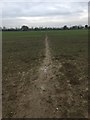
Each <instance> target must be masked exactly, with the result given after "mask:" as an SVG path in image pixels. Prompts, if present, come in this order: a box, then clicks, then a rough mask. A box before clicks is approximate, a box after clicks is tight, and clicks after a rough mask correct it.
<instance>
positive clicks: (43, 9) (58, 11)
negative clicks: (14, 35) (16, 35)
mask: <svg viewBox="0 0 90 120" xmlns="http://www.w3.org/2000/svg"><path fill="white" fill-rule="evenodd" d="M8 1H9V2H8ZM10 1H11V0H7V1H6V0H3V9H2V10H3V15H2V19H3V24H4V25H7V24H8V25H10V26H12V25H13V24H14V25H15V26H17V25H19V24H23V23H25V22H26V23H27V24H29V22H27V21H28V20H26V18H27V19H29V18H30V17H31V18H32V19H30V20H32V21H30V23H32V25H34V24H35V25H36V24H37V25H40V24H41V23H42V24H43V25H46V24H48V23H49V22H48V21H47V19H45V18H48V20H49V21H50V19H53V20H55V17H56V18H57V16H58V18H59V19H61V18H62V19H65V20H66V22H65V23H69V22H67V19H68V20H69V19H70V20H69V21H70V22H71V21H72V20H73V18H76V23H77V20H78V22H80V20H79V19H80V16H81V17H82V15H84V14H85V13H86V12H87V11H88V9H87V8H88V6H87V2H75V0H74V2H64V1H65V0H63V2H59V1H60V0H57V1H56V0H49V2H48V1H45V2H43V0H31V2H29V0H26V1H27V2H26V1H25V0H15V1H14V0H12V2H10ZM21 1H23V2H21ZM55 1H56V2H55ZM71 1H72V0H71ZM85 11H86V12H85ZM20 18H21V19H22V20H21V19H20ZM24 18H25V19H24ZM36 18H38V19H39V21H40V22H39V21H37V20H34V19H36ZM42 18H44V19H45V20H44V23H43V21H42ZM25 20H26V21H25ZM85 20H86V19H84V22H83V20H82V21H81V22H82V24H83V23H85ZM15 21H16V22H15ZM33 21H35V23H33ZM51 22H52V23H50V24H53V21H51ZM62 22H63V21H62ZM62 22H61V23H62ZM54 23H55V24H58V23H60V22H59V20H57V23H56V21H55V22H54ZM72 23H74V22H72ZM86 23H87V21H86ZM63 24H64V23H63ZM78 24H79V23H78Z"/></svg>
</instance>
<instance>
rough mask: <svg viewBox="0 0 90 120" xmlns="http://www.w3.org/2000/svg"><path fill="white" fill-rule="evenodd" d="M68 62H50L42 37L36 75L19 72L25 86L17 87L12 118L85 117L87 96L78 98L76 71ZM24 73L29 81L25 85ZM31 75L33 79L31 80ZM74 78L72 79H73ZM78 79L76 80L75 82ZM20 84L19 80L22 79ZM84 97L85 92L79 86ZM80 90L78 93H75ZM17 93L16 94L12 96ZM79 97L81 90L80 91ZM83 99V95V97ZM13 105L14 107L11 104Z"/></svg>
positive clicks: (47, 45)
mask: <svg viewBox="0 0 90 120" xmlns="http://www.w3.org/2000/svg"><path fill="white" fill-rule="evenodd" d="M73 68H75V66H74V65H73V64H71V62H64V61H63V62H58V61H56V62H55V63H54V62H53V61H52V58H51V53H50V48H49V43H48V36H47V35H46V37H45V58H44V60H43V63H41V66H40V68H39V69H38V71H37V73H38V76H37V75H36V74H34V73H33V74H32V71H28V72H27V73H22V79H25V83H24V82H22V84H20V85H18V87H17V96H19V97H18V100H17V101H16V108H15V111H14V112H13V111H12V113H11V114H12V115H11V116H12V118H69V117H70V118H74V117H76V118H77V117H87V116H88V114H87V111H86V109H87V108H86V106H87V96H86V98H85V99H83V96H81V95H80V91H81V90H80V89H79V88H80V87H78V85H79V84H80V83H79V82H80V80H79V78H78V76H76V74H77V73H76V71H77V68H75V69H74V70H73ZM26 74H29V75H31V78H30V79H33V80H32V82H30V83H29V82H26V81H27V79H28V78H26V77H25V76H27V75H26ZM32 76H35V77H34V78H33V77H32ZM72 76H74V77H72ZM76 80H77V81H76ZM21 81H22V80H21ZM81 89H82V90H84V95H85V94H86V93H87V89H86V88H85V86H84V85H82V87H81ZM78 91H79V92H78ZM15 94H16V93H15ZM81 94H83V93H82V91H81ZM84 97H85V96H84ZM12 105H14V104H12Z"/></svg>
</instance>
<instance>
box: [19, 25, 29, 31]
mask: <svg viewBox="0 0 90 120" xmlns="http://www.w3.org/2000/svg"><path fill="white" fill-rule="evenodd" d="M21 30H22V31H28V30H29V27H28V26H25V25H23V26H22V27H21Z"/></svg>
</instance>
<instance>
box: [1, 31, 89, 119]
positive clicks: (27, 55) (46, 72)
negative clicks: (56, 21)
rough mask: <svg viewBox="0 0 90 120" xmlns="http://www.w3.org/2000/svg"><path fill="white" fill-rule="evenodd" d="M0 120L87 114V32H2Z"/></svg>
mask: <svg viewBox="0 0 90 120" xmlns="http://www.w3.org/2000/svg"><path fill="white" fill-rule="evenodd" d="M2 36H3V40H2V43H3V54H2V55H3V80H2V91H3V92H2V99H3V104H2V105H3V106H2V113H3V117H4V118H87V117H88V31H87V30H60V31H46V32H45V31H30V32H3V33H2Z"/></svg>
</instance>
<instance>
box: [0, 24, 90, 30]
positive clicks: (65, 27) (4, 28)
mask: <svg viewBox="0 0 90 120" xmlns="http://www.w3.org/2000/svg"><path fill="white" fill-rule="evenodd" d="M89 28H90V26H89V25H85V26H81V25H79V26H78V25H75V26H71V27H68V26H67V25H65V26H63V27H57V28H56V27H35V28H34V27H32V28H29V27H28V26H26V25H23V26H21V28H6V27H3V28H2V27H0V31H42V30H44V31H45V30H71V29H72V30H77V29H89Z"/></svg>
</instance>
